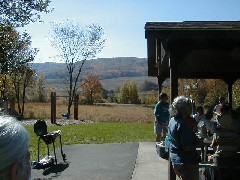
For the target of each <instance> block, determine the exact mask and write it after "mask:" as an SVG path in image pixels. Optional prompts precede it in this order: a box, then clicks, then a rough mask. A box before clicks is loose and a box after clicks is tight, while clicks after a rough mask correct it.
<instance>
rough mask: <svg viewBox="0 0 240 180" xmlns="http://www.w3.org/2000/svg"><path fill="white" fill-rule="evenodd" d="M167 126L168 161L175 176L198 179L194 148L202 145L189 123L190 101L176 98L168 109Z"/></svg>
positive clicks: (186, 179)
mask: <svg viewBox="0 0 240 180" xmlns="http://www.w3.org/2000/svg"><path fill="white" fill-rule="evenodd" d="M169 112H170V115H171V119H170V121H169V125H168V137H169V145H170V160H171V162H172V165H173V169H174V172H175V174H176V175H177V176H178V177H179V178H180V179H182V180H198V179H199V169H198V163H199V154H198V153H197V150H196V147H197V146H200V145H202V142H201V141H200V140H199V139H198V138H197V136H196V135H195V132H194V131H193V129H192V124H191V123H190V122H189V117H190V116H191V112H192V107H191V103H190V99H188V98H186V97H184V96H178V97H176V98H175V99H174V100H173V103H172V105H171V106H170V108H169Z"/></svg>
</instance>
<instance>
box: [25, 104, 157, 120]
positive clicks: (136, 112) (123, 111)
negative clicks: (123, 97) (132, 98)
mask: <svg viewBox="0 0 240 180" xmlns="http://www.w3.org/2000/svg"><path fill="white" fill-rule="evenodd" d="M66 112H67V105H66V104H63V103H59V104H57V114H56V115H57V119H62V114H63V113H66ZM72 114H73V107H72ZM24 117H25V118H27V119H50V117H51V105H50V103H27V104H26V108H25V114H24ZM78 117H79V120H92V121H104V122H106V121H107V122H145V123H147V122H153V119H154V115H153V107H146V106H143V105H109V104H106V105H92V106H88V105H79V106H78Z"/></svg>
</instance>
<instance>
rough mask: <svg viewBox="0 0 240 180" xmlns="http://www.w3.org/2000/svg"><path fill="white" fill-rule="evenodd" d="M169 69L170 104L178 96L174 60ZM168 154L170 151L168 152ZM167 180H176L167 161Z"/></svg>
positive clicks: (170, 59) (176, 71) (171, 59)
mask: <svg viewBox="0 0 240 180" xmlns="http://www.w3.org/2000/svg"><path fill="white" fill-rule="evenodd" d="M169 68H170V104H172V102H173V100H174V98H175V97H177V96H178V67H177V64H176V61H175V59H174V58H171V56H170V58H169ZM169 152H170V151H169ZM168 179H169V180H176V175H175V173H174V170H173V166H172V163H171V160H170V155H169V160H168Z"/></svg>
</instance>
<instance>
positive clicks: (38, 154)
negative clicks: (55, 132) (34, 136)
mask: <svg viewBox="0 0 240 180" xmlns="http://www.w3.org/2000/svg"><path fill="white" fill-rule="evenodd" d="M40 140H41V139H40V137H39V138H38V162H39V161H40V158H39V151H40V150H39V149H40Z"/></svg>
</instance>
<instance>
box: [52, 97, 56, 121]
mask: <svg viewBox="0 0 240 180" xmlns="http://www.w3.org/2000/svg"><path fill="white" fill-rule="evenodd" d="M56 99H57V98H56V92H51V123H52V124H56V104H57V103H56Z"/></svg>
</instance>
